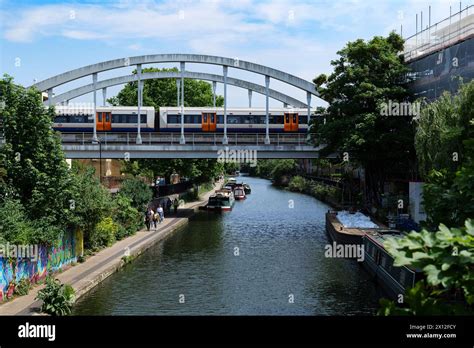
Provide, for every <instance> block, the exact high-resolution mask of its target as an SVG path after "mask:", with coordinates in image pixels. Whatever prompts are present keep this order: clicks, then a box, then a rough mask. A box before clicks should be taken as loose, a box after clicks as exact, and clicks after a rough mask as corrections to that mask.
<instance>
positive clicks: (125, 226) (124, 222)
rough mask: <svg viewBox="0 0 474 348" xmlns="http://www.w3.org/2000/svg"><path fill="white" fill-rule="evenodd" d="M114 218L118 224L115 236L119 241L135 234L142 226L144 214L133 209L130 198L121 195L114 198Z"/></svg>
mask: <svg viewBox="0 0 474 348" xmlns="http://www.w3.org/2000/svg"><path fill="white" fill-rule="evenodd" d="M112 217H113V220H114V221H115V222H116V223H117V224H118V230H117V233H116V234H115V238H116V239H117V240H120V239H123V238H125V237H128V236H130V235H132V234H134V233H135V232H137V230H139V229H140V227H141V225H142V214H141V213H140V212H139V211H138V210H137V209H135V208H134V207H132V201H131V199H130V198H128V197H126V196H124V195H123V194H120V193H119V194H118V195H117V196H115V198H114V201H113V208H112Z"/></svg>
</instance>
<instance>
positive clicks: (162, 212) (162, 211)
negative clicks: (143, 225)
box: [156, 204, 165, 224]
mask: <svg viewBox="0 0 474 348" xmlns="http://www.w3.org/2000/svg"><path fill="white" fill-rule="evenodd" d="M156 212H157V214H158V215H159V218H160V224H161V223H162V222H163V220H164V219H165V212H164V210H163V208H162V206H161V205H160V204H158V208H157V209H156Z"/></svg>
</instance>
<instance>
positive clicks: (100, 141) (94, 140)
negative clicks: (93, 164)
mask: <svg viewBox="0 0 474 348" xmlns="http://www.w3.org/2000/svg"><path fill="white" fill-rule="evenodd" d="M92 143H93V144H99V182H100V183H101V184H102V139H100V138H99V137H97V138H96V139H93V140H92Z"/></svg>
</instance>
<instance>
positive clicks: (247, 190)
mask: <svg viewBox="0 0 474 348" xmlns="http://www.w3.org/2000/svg"><path fill="white" fill-rule="evenodd" d="M243 185H244V191H245V194H246V195H248V194H250V193H252V189H251V188H250V185H249V184H246V183H243Z"/></svg>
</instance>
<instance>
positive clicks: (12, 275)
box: [0, 231, 82, 302]
mask: <svg viewBox="0 0 474 348" xmlns="http://www.w3.org/2000/svg"><path fill="white" fill-rule="evenodd" d="M80 245H82V234H81V233H75V232H72V231H68V232H66V233H64V235H63V236H62V238H60V240H59V241H58V243H57V244H56V245H54V246H45V245H38V246H37V249H36V250H37V255H35V256H34V257H28V258H26V257H24V258H21V257H6V256H8V254H9V253H10V252H11V251H10V250H12V249H11V248H13V247H14V246H13V245H5V246H4V248H3V249H10V250H3V253H4V254H3V255H5V256H1V257H0V302H3V301H5V300H7V299H8V298H10V297H11V296H13V293H14V291H15V286H16V285H17V284H18V283H19V282H20V281H21V280H22V279H29V280H30V282H31V283H32V284H35V283H37V282H39V281H41V280H42V279H44V278H45V277H46V276H47V275H48V274H51V273H54V272H58V271H60V270H63V269H64V268H65V267H67V266H69V265H70V264H71V263H74V262H76V261H77V255H80V254H78V253H77V252H78V250H81V248H80ZM22 247H23V246H22ZM25 247H26V246H25ZM28 247H30V246H28ZM33 250H35V248H33ZM35 253H36V252H35Z"/></svg>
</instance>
